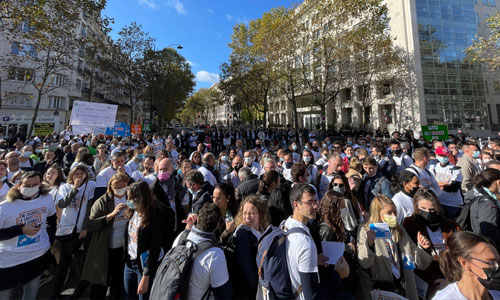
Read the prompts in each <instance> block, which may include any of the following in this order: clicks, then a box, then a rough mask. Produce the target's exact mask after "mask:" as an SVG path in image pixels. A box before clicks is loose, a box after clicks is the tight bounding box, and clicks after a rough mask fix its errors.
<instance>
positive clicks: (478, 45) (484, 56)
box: [466, 12, 500, 70]
mask: <svg viewBox="0 0 500 300" xmlns="http://www.w3.org/2000/svg"><path fill="white" fill-rule="evenodd" d="M487 22H488V33H487V35H486V36H484V37H481V36H478V37H477V38H476V40H475V41H474V43H473V44H472V45H471V46H470V47H469V48H467V49H466V53H467V59H468V60H469V61H470V62H474V63H486V64H488V66H489V68H490V70H498V69H499V68H500V12H497V13H496V14H495V15H493V16H491V17H489V18H488V19H487Z"/></svg>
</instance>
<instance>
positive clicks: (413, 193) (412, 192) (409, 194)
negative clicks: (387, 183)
mask: <svg viewBox="0 0 500 300" xmlns="http://www.w3.org/2000/svg"><path fill="white" fill-rule="evenodd" d="M418 189H419V187H418V186H416V187H414V188H413V189H412V190H410V191H409V192H406V191H404V192H405V193H406V194H408V196H410V197H413V196H415V194H416V193H417V191H418Z"/></svg>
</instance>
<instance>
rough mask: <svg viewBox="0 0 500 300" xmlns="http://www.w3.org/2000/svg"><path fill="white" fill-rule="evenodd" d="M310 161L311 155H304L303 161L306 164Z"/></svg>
mask: <svg viewBox="0 0 500 300" xmlns="http://www.w3.org/2000/svg"><path fill="white" fill-rule="evenodd" d="M310 161H311V157H310V156H304V162H305V163H306V164H308V163H309V162H310Z"/></svg>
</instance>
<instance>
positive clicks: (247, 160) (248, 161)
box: [245, 157, 253, 165]
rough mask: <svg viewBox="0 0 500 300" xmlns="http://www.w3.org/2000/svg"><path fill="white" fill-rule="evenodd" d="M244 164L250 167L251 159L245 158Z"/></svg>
mask: <svg viewBox="0 0 500 300" xmlns="http://www.w3.org/2000/svg"><path fill="white" fill-rule="evenodd" d="M245 163H246V164H247V165H250V164H251V163H253V158H252V157H245Z"/></svg>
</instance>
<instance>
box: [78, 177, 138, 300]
mask: <svg viewBox="0 0 500 300" xmlns="http://www.w3.org/2000/svg"><path fill="white" fill-rule="evenodd" d="M129 180H130V177H129V176H128V175H127V174H125V172H118V173H116V174H115V175H113V176H112V177H111V179H110V181H109V183H108V189H107V192H106V194H104V195H102V196H101V197H100V198H99V199H97V200H96V201H95V203H94V204H93V205H92V208H91V210H90V216H89V220H88V227H87V230H88V232H89V233H92V237H91V240H90V245H89V249H88V251H87V256H86V259H85V263H84V266H83V272H82V280H85V281H88V282H90V283H91V284H92V286H91V289H90V298H91V299H104V298H105V297H106V291H107V288H108V285H109V287H110V288H111V299H122V291H123V267H124V261H123V249H124V248H123V245H124V237H125V230H126V224H127V220H126V218H125V213H124V212H125V210H124V209H125V208H126V207H127V204H126V201H127V186H128V182H129Z"/></svg>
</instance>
